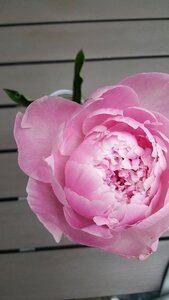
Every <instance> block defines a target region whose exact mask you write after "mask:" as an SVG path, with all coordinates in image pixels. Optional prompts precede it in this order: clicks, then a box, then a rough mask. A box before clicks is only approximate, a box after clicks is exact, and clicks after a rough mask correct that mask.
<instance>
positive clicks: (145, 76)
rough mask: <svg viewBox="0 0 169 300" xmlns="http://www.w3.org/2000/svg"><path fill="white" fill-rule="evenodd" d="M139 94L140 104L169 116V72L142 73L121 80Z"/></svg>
mask: <svg viewBox="0 0 169 300" xmlns="http://www.w3.org/2000/svg"><path fill="white" fill-rule="evenodd" d="M120 84H122V85H125V86H129V87H131V88H132V89H133V90H134V91H135V92H136V93H137V95H138V97H139V100H140V106H142V107H145V108H147V109H150V110H152V111H157V112H159V113H162V114H164V115H165V116H166V117H169V74H164V73H141V74H138V75H135V76H131V77H128V78H126V79H125V80H123V81H121V82H120Z"/></svg>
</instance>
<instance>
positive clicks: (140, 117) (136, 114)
mask: <svg viewBox="0 0 169 300" xmlns="http://www.w3.org/2000/svg"><path fill="white" fill-rule="evenodd" d="M123 114H124V116H125V117H130V118H133V119H134V120H136V121H137V122H140V123H145V122H150V123H153V122H154V123H157V119H156V117H155V115H154V114H153V113H152V112H150V111H148V110H146V109H144V108H141V107H129V108H127V109H125V110H124V112H123Z"/></svg>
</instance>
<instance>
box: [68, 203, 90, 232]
mask: <svg viewBox="0 0 169 300" xmlns="http://www.w3.org/2000/svg"><path fill="white" fill-rule="evenodd" d="M63 211H64V215H65V218H66V221H67V222H68V224H69V225H70V226H71V227H73V228H75V229H82V228H85V227H88V226H90V225H92V223H93V222H92V221H91V220H89V219H86V218H84V217H82V216H80V215H78V214H77V213H76V212H75V211H74V210H73V209H72V208H71V207H64V208H63Z"/></svg>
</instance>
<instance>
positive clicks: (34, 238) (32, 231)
mask: <svg viewBox="0 0 169 300" xmlns="http://www.w3.org/2000/svg"><path fill="white" fill-rule="evenodd" d="M0 240H1V241H3V242H1V243H0V250H4V249H30V248H35V247H46V246H55V247H57V246H63V245H70V244H72V242H70V241H68V239H66V238H62V240H61V242H60V243H59V244H57V243H56V242H55V240H54V239H53V237H52V235H51V234H50V233H49V232H48V231H47V230H46V229H45V227H44V226H43V225H42V224H41V223H40V222H39V221H38V219H37V218H36V216H35V215H34V214H33V212H32V211H31V209H30V208H29V206H28V204H27V201H26V200H20V201H7V202H5V201H4V202H1V203H0Z"/></svg>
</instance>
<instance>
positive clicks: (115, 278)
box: [0, 0, 169, 300]
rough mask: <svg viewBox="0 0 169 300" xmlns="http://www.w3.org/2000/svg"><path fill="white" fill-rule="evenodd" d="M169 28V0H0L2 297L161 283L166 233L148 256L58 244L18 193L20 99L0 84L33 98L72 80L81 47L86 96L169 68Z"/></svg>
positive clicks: (29, 298) (95, 292) (29, 299)
mask: <svg viewBox="0 0 169 300" xmlns="http://www.w3.org/2000/svg"><path fill="white" fill-rule="evenodd" d="M168 32H169V1H168V0H162V1H161V0H148V1H147V0H142V1H139V0H105V1H102V0H92V1H90V0H55V1H54V0H48V1H46V0H41V1H40V0H29V1H26V0H17V1H15V2H13V1H12V0H1V1H0V41H1V43H0V141H1V143H0V299H3V300H15V299H16V300H21V299H26V300H38V299H39V300H43V299H44V300H46V299H50V300H54V299H55V300H57V299H58V300H61V299H71V298H74V299H79V298H83V297H92V296H93V297H94V296H102V295H111V294H112V295H113V294H123V293H134V292H143V291H155V290H158V289H159V287H160V283H161V279H162V275H163V272H164V270H165V267H166V264H167V261H168V259H169V254H168V253H169V251H168V250H169V239H168V237H169V233H167V234H166V235H165V236H164V237H163V238H162V240H161V241H160V246H159V249H158V251H157V253H155V254H153V255H152V256H151V257H150V258H149V259H148V260H147V261H145V262H137V261H127V260H124V259H122V258H119V257H117V256H115V255H112V254H108V253H105V252H103V251H100V250H96V249H92V248H87V247H79V246H77V245H74V244H73V243H72V242H70V241H68V240H67V239H66V238H65V239H63V241H62V243H61V244H60V245H56V243H55V241H54V240H53V238H52V237H51V236H50V235H49V233H48V232H47V231H46V230H45V229H44V228H43V226H42V225H41V224H40V223H39V222H38V221H37V219H36V217H35V216H34V215H33V214H32V212H31V211H30V209H29V208H28V205H27V203H26V201H25V200H24V199H23V200H18V199H22V198H24V197H25V195H26V192H25V188H26V182H27V177H26V176H25V175H24V174H23V173H22V172H21V171H20V170H19V167H18V165H17V153H16V144H15V142H14V139H13V123H14V119H15V115H16V113H17V111H19V110H23V109H21V108H18V107H17V108H16V107H14V105H13V104H12V102H10V100H9V99H8V98H7V97H6V96H5V95H4V93H3V92H2V88H4V87H8V88H11V89H16V90H19V91H21V92H22V93H24V94H25V95H28V96H30V97H32V98H38V97H40V96H42V95H44V94H50V93H51V92H53V91H54V90H57V89H60V88H68V89H70V88H71V84H72V73H73V59H74V57H75V54H76V53H77V52H78V50H79V49H80V48H83V49H84V51H85V54H86V57H87V62H86V64H85V66H84V70H83V77H84V79H85V81H84V85H83V94H84V96H85V97H87V96H88V95H89V94H90V93H91V92H92V91H93V90H95V89H96V88H98V87H99V86H102V85H111V84H115V83H117V82H118V81H119V80H121V79H122V78H124V77H126V76H128V75H131V74H134V73H138V72H148V71H160V72H168V70H169V35H168ZM19 249H20V250H19ZM33 249H35V250H36V251H35V250H33ZM23 251H24V252H23ZM150 274H151V276H150Z"/></svg>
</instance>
